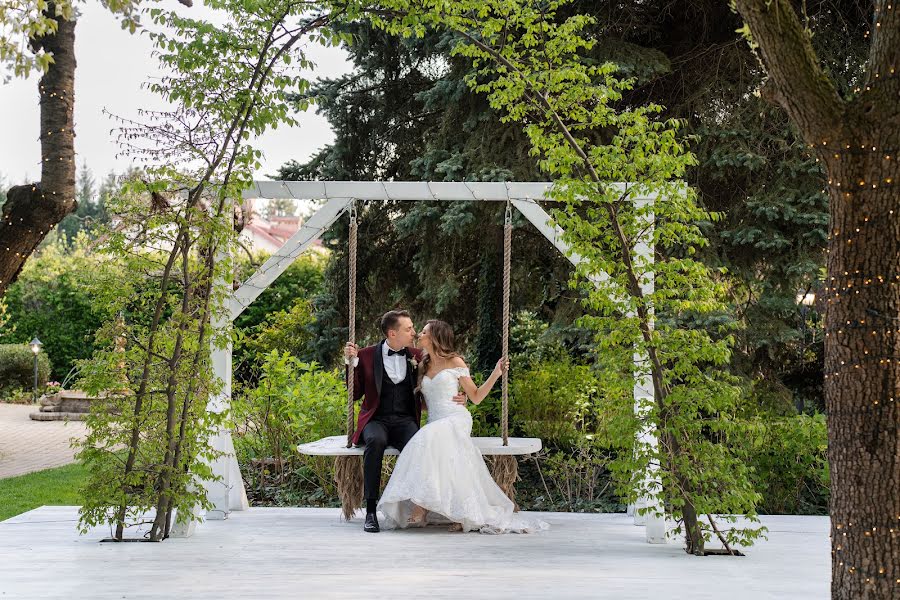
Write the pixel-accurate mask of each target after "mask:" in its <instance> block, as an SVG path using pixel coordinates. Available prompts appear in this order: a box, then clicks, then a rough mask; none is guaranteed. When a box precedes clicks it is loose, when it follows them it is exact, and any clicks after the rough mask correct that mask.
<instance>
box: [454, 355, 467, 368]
mask: <svg viewBox="0 0 900 600" xmlns="http://www.w3.org/2000/svg"><path fill="white" fill-rule="evenodd" d="M450 365H451V366H453V367H454V368H455V367H462V368H465V369H468V368H469V365H467V364H466V361H464V360H463V359H462V356H454V357H453V358H452V359H450Z"/></svg>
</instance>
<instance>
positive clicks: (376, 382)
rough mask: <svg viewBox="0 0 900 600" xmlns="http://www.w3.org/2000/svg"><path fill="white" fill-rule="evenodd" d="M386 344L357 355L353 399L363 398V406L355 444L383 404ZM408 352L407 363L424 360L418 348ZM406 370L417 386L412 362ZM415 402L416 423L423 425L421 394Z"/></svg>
mask: <svg viewBox="0 0 900 600" xmlns="http://www.w3.org/2000/svg"><path fill="white" fill-rule="evenodd" d="M384 343H385V342H384V341H383V340H382V341H381V342H379V343H377V344H375V345H374V346H366V347H365V348H360V350H359V353H358V354H357V356H358V357H359V364H358V365H357V366H356V368H355V369H354V370H353V399H354V400H359V399H360V398H363V401H362V406H361V407H360V409H359V418H358V419H357V422H356V432H354V434H353V443H354V444H359V438H360V436H361V435H362V431H363V429H365V427H366V423H368V422H369V420H371V418H372V416H373V415H374V414H375V411H376V410H378V405H379V404H380V402H381V382H382V380H383V377H384V357H383V356H382V353H381V344H384ZM406 351H407V352H408V353H409V358H407V361H410V359H415V361H416V362H419V361H421V360H422V351H421V350H419V349H418V348H412V347H409V346H407V348H406ZM406 368H407V369H409V372H410V373H411V374H412V377H413V382H414V384H415V382H417V381H418V379H417V375H418V373H417V372H416V369H415V368H414V367H413V365H412V362H411V361H410V362H407V364H406ZM414 402H415V407H416V423H421V421H422V398H421V396H420V395H419V394H416V397H415V400H414Z"/></svg>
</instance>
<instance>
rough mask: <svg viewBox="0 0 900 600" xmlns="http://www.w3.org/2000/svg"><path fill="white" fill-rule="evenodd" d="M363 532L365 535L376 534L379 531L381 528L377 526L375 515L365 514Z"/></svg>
mask: <svg viewBox="0 0 900 600" xmlns="http://www.w3.org/2000/svg"><path fill="white" fill-rule="evenodd" d="M363 530H364V531H366V532H367V533H378V532H379V531H381V527H379V526H378V516H376V515H375V513H367V514H366V524H365V525H364V526H363Z"/></svg>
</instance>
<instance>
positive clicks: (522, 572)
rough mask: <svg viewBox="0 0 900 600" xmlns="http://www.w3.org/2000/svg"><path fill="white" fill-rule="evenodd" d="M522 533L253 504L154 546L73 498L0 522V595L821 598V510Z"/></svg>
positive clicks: (555, 522) (825, 588) (562, 523)
mask: <svg viewBox="0 0 900 600" xmlns="http://www.w3.org/2000/svg"><path fill="white" fill-rule="evenodd" d="M536 514H538V516H540V518H542V519H544V520H546V521H548V522H549V523H550V525H551V529H550V530H549V531H545V532H541V533H538V534H533V535H503V536H489V535H481V534H477V533H469V534H459V533H449V532H447V531H446V530H445V529H444V528H436V527H429V528H427V529H424V530H421V529H420V530H408V531H396V532H382V533H380V534H377V535H373V534H366V533H364V532H363V531H362V521H361V519H359V518H358V519H355V520H354V521H352V522H350V523H345V522H342V521H341V520H340V518H339V512H338V510H337V509H315V508H253V509H250V510H249V511H244V512H235V513H232V515H231V517H230V518H229V519H228V520H227V521H209V522H206V523H203V524H202V525H200V526H199V527H198V529H197V533H196V534H195V535H194V536H193V537H191V538H186V539H184V538H182V539H170V540H167V541H165V542H163V543H160V544H152V543H129V544H112V543H99V540H100V539H102V538H103V537H106V536H108V535H109V531H108V530H104V529H95V530H93V531H91V532H90V533H89V534H87V535H84V536H80V535H78V533H77V532H76V531H75V521H76V519H77V508H76V507H48V506H45V507H41V508H38V509H35V510H33V511H30V512H28V513H25V514H23V515H19V516H18V517H14V518H12V519H9V520H7V521H4V522H0V598H3V599H7V598H67V599H68V598H91V599H106V598H117V599H118V598H192V599H200V598H216V599H219V600H221V599H224V598H251V599H257V598H260V599H261V598H380V599H387V598H390V599H394V598H428V599H429V600H436V599H439V598H453V599H470V598H491V599H498V600H499V599H505V598H515V599H517V600H520V599H523V598H547V599H551V598H552V599H557V598H591V599H597V598H612V599H616V600H627V599H632V598H634V599H641V600H647V599H651V598H653V599H655V598H665V599H667V600H668V599H679V598H690V599H691V600H703V599H722V598H726V599H727V600H744V599H747V600H750V599H753V600H763V599H768V598H790V599H792V600H804V599H820V598H827V597H828V592H829V583H828V582H829V577H830V566H829V543H828V518H827V517H796V516H767V517H763V518H762V521H763V524H764V525H766V526H768V528H769V534H768V535H769V539H768V541H762V542H760V543H759V544H758V545H757V546H755V547H753V548H750V549H749V550H747V556H745V557H721V556H711V557H705V558H698V557H693V556H688V555H686V554H685V553H684V552H683V551H682V549H681V546H680V544H679V543H678V542H676V541H672V542H671V543H669V544H667V545H649V544H647V543H646V542H645V541H644V529H643V528H642V527H635V526H634V525H633V524H632V519H631V518H630V517H627V516H626V515H624V514H571V513H536Z"/></svg>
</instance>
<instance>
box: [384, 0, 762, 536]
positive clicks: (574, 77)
mask: <svg viewBox="0 0 900 600" xmlns="http://www.w3.org/2000/svg"><path fill="white" fill-rule="evenodd" d="M563 4H565V2H552V3H550V4H549V5H548V4H546V3H535V2H532V1H530V0H524V1H521V2H509V1H505V2H478V3H470V2H458V3H454V4H453V5H445V4H444V3H441V2H429V1H425V2H404V1H402V0H400V1H397V2H392V3H391V6H392V7H393V8H395V10H397V11H398V12H399V13H400V14H401V15H403V16H401V17H396V18H393V19H385V20H379V21H378V23H379V24H380V25H382V26H383V27H384V28H385V29H386V30H387V31H390V32H393V33H396V34H401V35H405V36H413V35H418V36H421V35H423V34H424V32H425V31H426V30H427V29H428V28H429V27H430V26H437V27H440V28H447V29H449V30H451V31H454V32H455V33H457V34H458V35H459V36H460V37H461V41H460V43H458V44H457V45H456V46H454V48H453V54H455V55H458V56H465V57H468V58H469V59H471V60H472V64H473V65H474V66H475V67H476V68H477V69H478V71H477V73H474V74H472V75H470V76H469V77H467V82H468V83H469V85H470V86H472V87H473V88H474V89H475V90H477V91H479V92H482V93H484V94H486V96H487V98H488V100H489V102H490V104H491V106H492V107H493V108H495V109H497V110H499V111H501V113H502V115H503V119H504V120H506V121H510V122H522V123H523V127H524V130H525V132H526V133H527V135H528V138H529V141H530V143H531V148H532V149H531V151H532V154H533V155H534V156H536V157H537V158H538V160H539V164H540V166H541V169H542V170H543V171H544V172H545V173H547V174H548V175H549V176H551V177H552V178H553V180H554V182H555V186H554V188H553V191H552V197H553V200H554V201H556V202H557V203H558V204H556V205H555V206H556V207H558V208H555V209H554V210H553V216H554V217H555V219H556V221H557V223H558V224H559V225H560V226H561V227H562V228H563V230H564V231H566V236H565V237H566V240H567V242H569V244H570V245H571V247H572V250H573V252H576V253H578V254H579V255H580V256H582V257H583V258H584V261H583V262H582V264H581V265H580V266H579V267H578V268H577V270H576V271H577V277H576V278H575V279H574V280H573V284H574V285H576V286H578V287H579V288H580V289H581V290H582V291H583V293H584V294H585V295H586V299H585V301H584V305H585V306H586V307H587V308H588V309H589V310H590V311H591V314H589V315H588V316H586V317H585V318H584V319H583V323H584V324H585V325H586V326H587V327H589V328H591V329H593V330H594V331H595V332H596V333H597V339H596V341H597V347H598V352H600V353H601V354H602V355H603V356H621V357H622V358H623V359H627V360H621V361H611V362H610V363H609V364H602V365H601V369H602V370H603V371H604V372H605V379H604V383H606V384H608V385H609V386H611V387H609V388H607V389H608V390H609V397H610V398H611V399H612V400H613V401H618V402H620V403H621V401H623V400H625V399H628V403H629V404H631V402H632V401H631V399H630V395H631V394H630V391H631V389H632V387H633V385H634V382H635V380H637V381H639V382H641V383H642V384H643V385H644V387H646V388H650V386H649V381H650V378H651V376H652V377H653V379H654V381H655V382H656V388H657V389H656V395H655V397H654V396H653V395H652V393H651V395H650V397H649V398H648V399H647V400H645V401H644V402H642V403H641V404H642V405H641V406H639V407H638V416H637V417H635V416H630V417H624V415H626V414H627V413H626V412H625V410H624V407H623V406H621V405H620V406H618V407H617V408H618V410H614V411H613V415H616V416H619V418H620V427H619V428H618V429H617V432H618V433H620V434H621V435H619V436H618V437H617V438H616V439H615V440H613V441H614V442H615V444H616V446H617V449H618V450H619V452H618V455H617V458H616V460H615V461H614V462H613V463H611V465H610V467H611V469H612V470H613V472H614V473H616V474H617V475H618V481H619V486H620V493H621V495H622V496H623V498H625V499H626V500H628V501H634V500H636V499H637V498H638V497H641V496H649V497H654V496H656V495H658V494H661V495H662V498H663V499H664V502H665V506H666V508H667V509H669V510H671V511H672V513H673V514H674V516H675V517H676V518H677V519H684V522H685V526H686V527H685V530H686V533H687V539H688V549H689V551H691V552H696V553H702V552H703V543H704V542H705V541H708V540H709V539H710V537H711V536H712V535H713V532H712V531H711V530H710V528H709V527H706V526H704V525H703V524H702V523H700V522H698V515H703V514H711V513H715V512H721V513H726V514H732V513H733V514H747V515H748V516H749V518H750V519H751V521H752V520H753V519H754V514H755V511H754V507H755V503H756V502H757V501H758V495H757V494H756V493H755V491H754V490H753V487H752V485H751V483H750V480H749V477H748V471H747V469H746V467H745V466H744V465H742V464H741V463H740V461H739V460H738V458H737V456H736V455H735V453H734V451H733V448H732V447H731V446H730V444H729V443H728V440H729V437H730V436H735V435H739V432H740V429H741V425H742V423H741V421H740V419H738V418H736V417H735V415H734V412H735V409H736V407H737V404H738V401H739V398H740V388H739V387H738V386H737V385H736V382H735V380H734V378H732V377H729V376H728V374H727V373H726V372H724V371H723V370H722V368H721V367H723V366H724V365H726V364H727V363H728V361H729V359H730V349H731V344H732V342H733V339H732V338H731V337H730V336H729V335H728V320H727V319H726V320H724V321H723V322H722V325H720V326H719V327H718V328H715V329H710V328H698V327H692V321H693V320H694V318H695V315H700V316H711V315H716V314H726V313H727V306H726V304H725V294H724V292H725V287H724V285H723V284H722V283H721V282H720V281H717V279H716V277H715V274H714V272H712V271H711V270H710V269H709V268H708V267H706V266H705V265H704V264H703V263H701V262H699V261H697V260H696V259H694V258H692V255H694V254H695V253H696V250H697V249H698V248H701V247H703V246H704V245H705V243H706V240H705V238H704V236H703V234H702V231H701V229H700V225H701V224H702V223H706V222H709V221H710V220H712V219H715V218H716V215H714V214H711V213H709V212H707V211H705V210H703V209H701V208H700V207H699V206H698V205H697V203H696V194H695V193H694V192H693V191H692V190H691V189H690V188H688V187H686V186H684V185H683V184H681V183H679V180H680V179H681V178H683V177H684V176H685V174H686V171H687V169H688V168H689V167H690V166H692V165H694V164H695V163H696V160H695V158H694V157H693V155H691V154H690V153H689V152H688V151H687V149H686V140H684V139H683V137H682V136H681V134H680V132H679V128H680V126H681V123H679V122H678V121H674V120H664V119H659V118H658V117H657V115H658V114H659V113H660V112H661V110H662V109H661V107H659V106H658V105H655V104H652V103H651V104H645V105H638V106H627V107H618V106H617V105H616V103H617V102H619V101H620V100H622V99H623V95H624V94H625V93H626V92H627V91H628V90H630V89H631V88H632V87H633V81H631V80H621V79H618V78H617V77H616V76H615V73H616V70H617V69H616V66H615V65H614V64H611V63H600V64H597V63H593V62H588V61H585V60H583V55H584V53H586V52H587V51H588V50H589V49H590V48H591V47H592V45H593V44H592V42H591V41H589V40H588V39H587V38H585V37H584V36H583V35H582V33H583V31H584V29H585V27H586V26H587V25H588V24H590V23H591V22H592V20H591V19H590V18H589V17H587V16H585V15H578V14H575V15H571V16H568V17H567V18H560V19H557V18H556V14H555V10H556V9H557V8H558V7H559V6H561V5H563ZM615 181H625V182H629V183H628V184H626V185H624V186H618V185H610V184H608V183H606V182H615ZM646 197H651V198H654V199H655V200H654V201H653V202H643V201H635V200H636V199H640V198H646ZM648 224H653V226H652V227H649V228H648ZM648 229H649V231H647V230H648ZM645 231H647V233H646V234H645V233H644V232H645ZM642 242H643V243H646V244H648V245H649V246H650V247H652V248H655V253H656V260H655V261H654V262H650V261H648V260H647V258H646V257H644V256H642V255H641V254H640V253H638V252H636V249H635V245H636V244H638V243H642ZM601 274H605V275H606V276H607V278H606V279H603V278H601V277H600V275H601ZM651 275H652V276H653V277H654V279H655V288H650V287H648V285H647V281H646V280H647V279H648V278H649V276H651ZM650 315H657V316H658V317H659V318H658V319H657V322H656V326H655V328H653V327H651V322H650ZM633 353H636V354H637V356H640V357H645V358H644V359H643V360H642V361H641V363H639V364H638V365H635V364H634V363H633V362H632V356H633ZM651 389H652V388H651ZM626 391H627V392H629V393H626ZM645 430H650V431H654V432H655V433H656V435H658V439H659V443H652V441H649V440H648V438H646V437H642V438H641V439H642V441H641V442H639V443H637V444H635V442H634V440H635V439H637V436H638V435H639V434H641V433H642V432H643V431H645ZM656 465H659V467H658V469H657V467H656ZM658 482H661V485H659V483H658ZM726 520H728V518H727V517H726ZM760 534H761V530H760V529H756V528H753V527H745V528H739V529H738V528H732V529H729V530H728V531H727V532H725V533H724V537H725V540H726V541H727V542H729V543H735V542H740V543H742V544H749V543H752V541H753V540H754V539H755V538H757V537H758V536H759V535H760Z"/></svg>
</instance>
